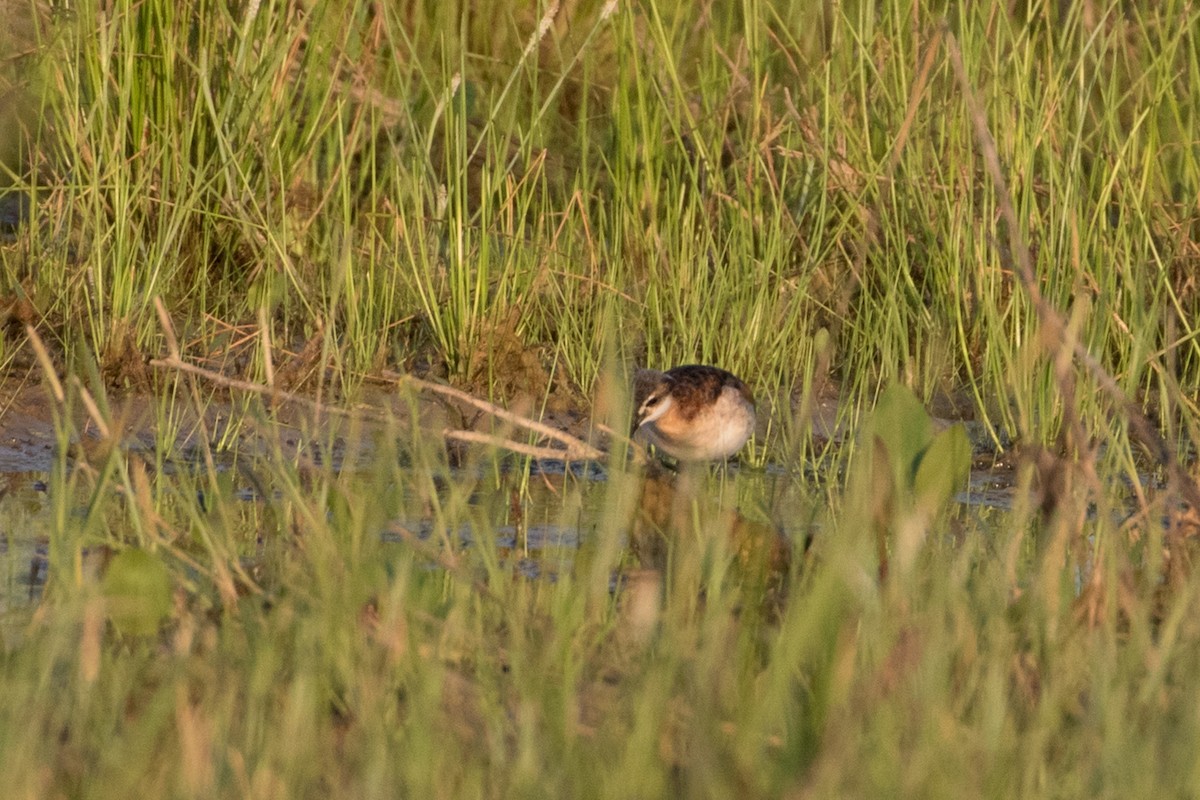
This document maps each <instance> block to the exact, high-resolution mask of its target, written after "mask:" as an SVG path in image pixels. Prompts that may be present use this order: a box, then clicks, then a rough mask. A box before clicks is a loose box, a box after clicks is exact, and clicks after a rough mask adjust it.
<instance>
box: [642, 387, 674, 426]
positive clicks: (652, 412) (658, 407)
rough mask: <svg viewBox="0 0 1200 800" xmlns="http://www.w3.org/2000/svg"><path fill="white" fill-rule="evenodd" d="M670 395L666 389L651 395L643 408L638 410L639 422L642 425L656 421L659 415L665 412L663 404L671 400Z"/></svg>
mask: <svg viewBox="0 0 1200 800" xmlns="http://www.w3.org/2000/svg"><path fill="white" fill-rule="evenodd" d="M669 396H670V394H669V393H668V392H667V391H665V390H664V389H661V388H660V389H656V390H654V391H653V392H651V393H650V396H649V397H647V398H646V399H645V400H644V401H643V402H642V406H641V408H639V409H638V413H637V421H638V424H639V425H641V424H643V423H645V422H649V421H650V420H653V419H656V418H657V417H658V413H656V412H662V411H664V410H665V409H664V407H663V404H664V403H665V402H666V400H667V399H668V398H669Z"/></svg>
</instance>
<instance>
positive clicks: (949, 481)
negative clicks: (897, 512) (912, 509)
mask: <svg viewBox="0 0 1200 800" xmlns="http://www.w3.org/2000/svg"><path fill="white" fill-rule="evenodd" d="M970 471H971V442H970V439H968V438H967V429H966V427H964V426H963V425H962V424H957V425H951V426H950V427H949V428H947V429H946V430H944V431H942V432H941V433H939V434H938V435H937V436H935V437H934V439H933V442H932V443H930V445H929V447H928V448H926V449H925V452H924V453H923V454H922V455H921V460H920V463H919V464H918V466H917V474H916V476H915V477H914V479H913V490H914V492H915V494H916V497H917V503H919V504H920V505H921V506H923V507H924V508H926V509H929V510H931V511H933V510H936V509H939V508H941V507H942V506H943V505H945V504H946V503H947V502H949V501H950V498H952V497H953V496H954V493H955V492H957V491H958V490H959V489H961V488H962V487H963V485H964V484H965V483H966V482H967V476H968V474H969V473H970Z"/></svg>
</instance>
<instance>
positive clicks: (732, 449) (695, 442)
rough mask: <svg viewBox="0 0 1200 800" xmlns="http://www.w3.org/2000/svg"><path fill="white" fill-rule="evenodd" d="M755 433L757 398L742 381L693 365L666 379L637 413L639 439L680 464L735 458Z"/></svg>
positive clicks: (663, 377) (668, 373) (677, 369)
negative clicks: (735, 454) (680, 462)
mask: <svg viewBox="0 0 1200 800" xmlns="http://www.w3.org/2000/svg"><path fill="white" fill-rule="evenodd" d="M752 433H754V396H753V395H752V394H750V390H749V389H748V388H746V384H744V383H742V382H741V380H739V379H738V377H737V376H735V375H733V374H732V373H730V372H726V371H725V370H723V369H718V368H717V367H708V366H704V365H701V364H688V365H686V366H682V367H675V368H673V369H669V370H667V371H666V372H664V373H662V374H661V377H660V378H659V380H658V382H657V384H656V385H655V386H654V388H653V389H652V390H651V391H650V394H649V395H647V396H646V399H645V400H644V401H643V402H642V404H641V406H640V407H639V408H638V413H637V429H636V430H635V431H634V436H635V438H639V439H644V440H645V441H648V442H650V443H651V444H653V445H654V446H655V447H657V448H658V449H659V450H661V451H663V452H664V453H666V454H667V455H669V456H671V457H673V458H675V459H678V460H679V461H713V460H716V459H724V458H728V457H729V456H731V455H733V454H734V453H736V452H737V451H738V450H740V449H741V448H742V445H744V444H745V443H746V440H747V439H749V438H750V435H751V434H752Z"/></svg>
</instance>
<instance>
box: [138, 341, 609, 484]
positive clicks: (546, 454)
mask: <svg viewBox="0 0 1200 800" xmlns="http://www.w3.org/2000/svg"><path fill="white" fill-rule="evenodd" d="M150 365H151V366H152V367H155V368H157V369H164V370H172V371H175V372H182V373H185V374H188V375H192V376H195V377H197V378H200V379H202V380H204V381H206V382H208V383H211V384H214V385H217V386H223V387H225V388H227V389H233V390H235V391H241V392H249V393H252V394H258V395H264V396H267V397H270V398H272V399H273V400H275V401H285V402H289V403H296V404H298V405H301V406H304V407H306V408H310V409H312V410H314V411H317V412H321V413H329V414H335V415H338V416H343V417H350V416H359V417H363V416H365V417H368V418H371V419H374V420H377V421H381V422H386V421H389V420H390V419H392V418H391V417H389V415H388V414H386V413H385V412H383V411H381V410H378V409H362V408H359V409H354V410H353V411H349V410H346V409H343V408H338V407H336V406H330V405H325V404H322V403H320V402H317V401H315V400H311V399H309V398H307V397H303V396H301V395H298V394H295V393H293V392H286V391H282V390H280V389H275V388H272V387H270V386H268V385H266V384H263V383H256V382H254V381H245V380H239V379H237V378H230V377H228V376H227V375H222V374H221V373H219V372H214V371H212V370H209V369H205V368H203V367H198V366H196V365H195V364H189V363H188V362H186V361H184V360H183V359H181V358H179V357H178V356H176V355H171V356H169V357H167V358H156V359H153V360H152V361H151V362H150ZM387 377H389V378H390V379H391V380H394V381H395V382H396V383H398V384H399V383H404V384H408V385H411V386H413V387H414V388H416V389H419V390H422V391H429V392H434V393H436V394H441V395H445V396H447V397H451V398H453V399H455V400H458V401H459V402H462V403H466V404H467V405H470V406H473V407H474V408H477V409H479V410H481V411H483V412H485V413H487V414H489V415H491V416H492V417H495V418H496V419H499V420H502V421H504V422H508V423H511V424H512V425H516V426H518V427H521V428H525V429H526V430H529V431H533V432H534V433H537V434H540V435H541V436H544V437H545V438H547V439H551V440H553V441H557V442H559V443H560V444H562V445H563V446H562V447H561V448H560V447H539V446H537V445H531V444H527V443H525V442H517V441H513V440H511V439H505V438H503V437H500V436H494V435H491V434H487V433H480V432H477V431H464V430H456V429H454V428H446V429H444V430H442V432H441V434H442V436H443V437H444V438H446V439H452V440H455V441H460V442H471V443H475V444H487V445H491V446H494V447H499V448H502V449H504V450H510V451H512V452H514V453H521V454H523V455H528V456H531V457H533V458H555V459H563V460H565V461H601V460H604V459H605V458H606V454H605V453H604V452H603V451H601V450H599V449H597V448H595V447H593V446H591V445H589V444H588V443H587V442H584V441H582V440H581V439H578V438H576V437H574V436H572V435H570V434H569V433H566V432H564V431H560V430H558V429H557V428H554V427H551V426H550V425H546V424H545V423H542V422H538V421H537V420H532V419H529V418H528V417H523V416H521V415H520V414H516V413H513V412H512V411H509V410H507V409H504V408H501V407H499V406H497V405H495V404H494V403H489V402H488V401H486V400H482V399H480V398H478V397H474V396H472V395H470V394H467V393H466V392H463V391H460V390H458V389H454V388H452V387H450V386H442V385H441V384H437V383H431V382H429V381H423V380H421V379H419V378H414V377H412V376H409V375H399V374H396V373H389V374H388V375H387Z"/></svg>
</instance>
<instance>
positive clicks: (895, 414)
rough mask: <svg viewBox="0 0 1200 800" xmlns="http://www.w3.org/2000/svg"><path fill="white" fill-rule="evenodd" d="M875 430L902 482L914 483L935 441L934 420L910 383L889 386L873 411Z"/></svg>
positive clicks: (903, 484) (904, 483)
mask: <svg viewBox="0 0 1200 800" xmlns="http://www.w3.org/2000/svg"><path fill="white" fill-rule="evenodd" d="M871 430H872V431H873V432H874V434H875V436H877V437H878V438H879V440H880V441H881V442H882V443H883V445H884V447H885V448H886V450H887V453H888V456H889V457H890V459H891V464H892V469H893V470H894V473H893V474H894V475H895V477H896V478H897V479H898V483H899V485H900V486H903V487H911V486H912V485H913V484H912V482H913V478H914V476H915V475H916V470H917V464H918V462H919V460H920V458H921V456H922V455H923V454H924V453H925V451H926V449H927V448H928V447H929V445H930V442H932V441H933V421H932V420H931V419H930V417H929V413H928V412H927V411H926V410H925V408H924V406H922V405H921V401H919V400H918V399H917V398H916V395H914V394H913V393H912V392H911V391H910V390H909V389H908V387H906V386H902V385H900V384H893V385H891V386H889V387H888V388H887V389H886V390H885V391H884V393H883V395H882V396H881V397H880V398H879V403H878V404H877V405H876V406H875V410H874V411H873V412H872V414H871Z"/></svg>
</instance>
